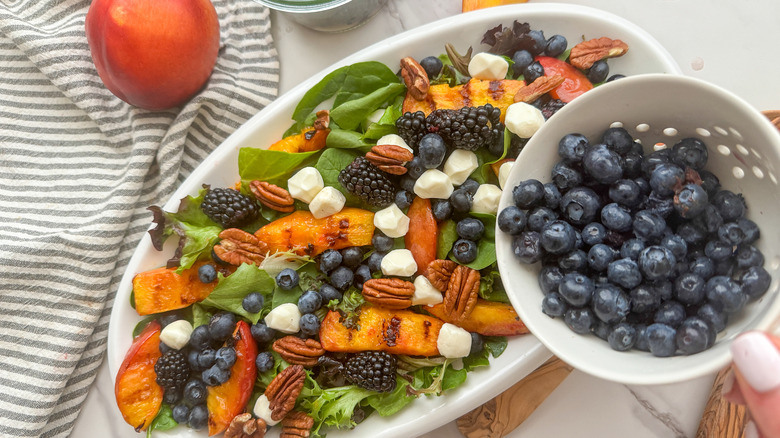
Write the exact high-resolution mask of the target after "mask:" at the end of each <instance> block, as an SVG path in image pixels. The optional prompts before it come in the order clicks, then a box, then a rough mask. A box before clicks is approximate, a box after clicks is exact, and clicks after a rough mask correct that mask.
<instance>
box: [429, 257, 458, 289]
mask: <svg viewBox="0 0 780 438" xmlns="http://www.w3.org/2000/svg"><path fill="white" fill-rule="evenodd" d="M457 266H458V264H457V263H455V262H453V261H452V260H443V259H439V260H434V261H432V262H431V263H429V264H428V269H426V270H425V277H426V278H427V279H428V281H430V282H431V285H433V287H435V288H436V289H438V290H440V291H446V290H447V285H448V284H449V282H450V277H451V276H452V272H453V271H455V268H456V267H457Z"/></svg>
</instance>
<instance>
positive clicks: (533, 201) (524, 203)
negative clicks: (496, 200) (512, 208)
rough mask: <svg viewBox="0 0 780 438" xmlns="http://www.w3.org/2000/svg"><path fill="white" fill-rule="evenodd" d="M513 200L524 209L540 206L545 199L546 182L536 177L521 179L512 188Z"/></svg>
mask: <svg viewBox="0 0 780 438" xmlns="http://www.w3.org/2000/svg"><path fill="white" fill-rule="evenodd" d="M512 200H513V201H514V203H515V205H516V206H518V207H519V208H522V209H524V210H528V209H531V208H534V207H537V206H540V205H542V202H543V201H544V184H542V183H541V182H539V180H536V179H528V180H525V181H521V182H520V183H519V184H517V185H516V186H515V187H514V188H513V189H512Z"/></svg>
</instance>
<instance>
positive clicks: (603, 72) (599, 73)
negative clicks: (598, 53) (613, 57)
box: [587, 59, 609, 84]
mask: <svg viewBox="0 0 780 438" xmlns="http://www.w3.org/2000/svg"><path fill="white" fill-rule="evenodd" d="M608 75H609V64H607V61H605V60H603V59H600V60H598V61H596V62H594V63H593V65H592V66H591V67H590V69H588V74H587V77H588V80H589V81H590V82H592V83H594V84H598V83H600V82H604V81H605V80H606V79H607V76H608Z"/></svg>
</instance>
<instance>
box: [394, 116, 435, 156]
mask: <svg viewBox="0 0 780 438" xmlns="http://www.w3.org/2000/svg"><path fill="white" fill-rule="evenodd" d="M395 127H396V129H397V130H398V135H399V136H400V137H401V138H403V139H404V141H405V142H406V144H407V145H409V147H410V148H412V149H414V150H417V144H418V143H419V142H420V139H421V138H423V136H424V135H425V134H427V133H428V130H427V126H426V124H425V113H424V112H422V111H417V112H414V113H410V112H407V113H404V115H402V116H401V117H399V118H398V120H396V121H395Z"/></svg>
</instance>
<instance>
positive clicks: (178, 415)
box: [171, 403, 190, 424]
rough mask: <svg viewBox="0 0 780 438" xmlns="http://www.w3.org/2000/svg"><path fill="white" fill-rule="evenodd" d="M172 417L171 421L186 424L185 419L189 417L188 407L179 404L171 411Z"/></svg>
mask: <svg viewBox="0 0 780 438" xmlns="http://www.w3.org/2000/svg"><path fill="white" fill-rule="evenodd" d="M171 414H172V415H173V421H175V422H177V423H179V424H187V419H188V418H189V416H190V407H189V406H187V405H186V404H184V403H179V404H177V405H176V406H174V407H173V409H172V410H171Z"/></svg>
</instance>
